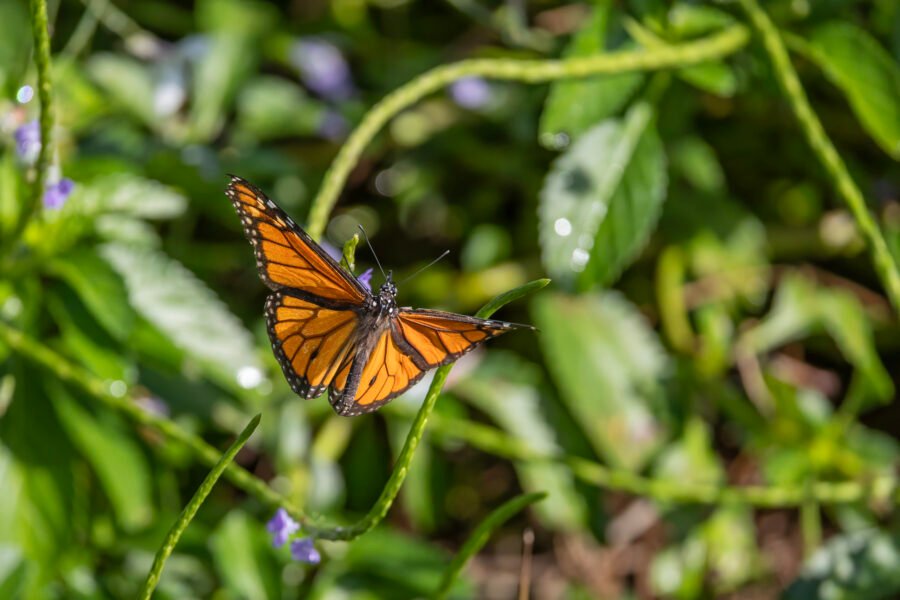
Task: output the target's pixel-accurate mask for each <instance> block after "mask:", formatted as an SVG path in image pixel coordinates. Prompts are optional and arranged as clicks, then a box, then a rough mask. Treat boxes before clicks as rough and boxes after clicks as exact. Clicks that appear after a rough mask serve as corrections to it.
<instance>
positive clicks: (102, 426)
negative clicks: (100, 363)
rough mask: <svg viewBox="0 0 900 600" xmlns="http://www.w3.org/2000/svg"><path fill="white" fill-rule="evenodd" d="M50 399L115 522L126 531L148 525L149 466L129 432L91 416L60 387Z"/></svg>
mask: <svg viewBox="0 0 900 600" xmlns="http://www.w3.org/2000/svg"><path fill="white" fill-rule="evenodd" d="M54 396H55V398H57V401H56V403H55V406H56V410H57V412H58V413H59V418H60V421H61V423H62V424H63V427H65V429H66V431H67V432H68V434H69V435H70V436H71V438H72V441H73V442H74V444H75V446H76V447H77V448H78V450H79V451H80V452H81V454H82V455H83V456H84V457H85V458H86V459H87V461H88V462H89V463H90V465H91V467H92V468H93V469H94V472H95V473H96V474H97V478H98V479H99V480H100V485H101V486H102V487H103V491H104V492H105V493H106V496H107V497H108V498H109V501H110V504H111V505H112V508H113V512H114V513H115V516H116V520H117V521H118V522H119V524H120V525H121V526H122V528H123V529H125V530H126V531H134V530H136V529H139V528H141V527H144V526H146V525H148V524H149V523H150V522H151V521H152V519H153V513H154V510H153V492H152V477H151V472H150V465H149V464H148V463H147V458H146V457H145V456H144V454H143V452H142V451H141V448H140V446H139V445H138V444H137V443H135V441H134V439H133V438H132V435H131V434H130V432H129V431H128V430H126V429H124V428H123V427H122V425H121V423H119V422H118V420H117V419H114V418H112V416H111V415H100V416H94V415H92V414H91V413H90V412H88V411H87V410H86V409H84V408H82V407H81V405H80V404H78V402H76V401H75V399H74V398H72V397H71V396H70V395H69V394H68V393H67V392H66V391H65V390H64V389H63V388H62V387H61V386H57V387H56V390H55V392H54Z"/></svg>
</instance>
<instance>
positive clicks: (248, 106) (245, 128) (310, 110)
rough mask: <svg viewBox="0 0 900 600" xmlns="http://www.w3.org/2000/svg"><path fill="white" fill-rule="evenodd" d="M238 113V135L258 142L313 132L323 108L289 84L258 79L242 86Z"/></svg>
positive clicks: (291, 83)
mask: <svg viewBox="0 0 900 600" xmlns="http://www.w3.org/2000/svg"><path fill="white" fill-rule="evenodd" d="M237 113H238V120H237V124H238V127H239V128H240V132H241V133H243V134H245V135H247V136H250V137H252V138H253V139H257V140H272V139H282V138H285V137H297V136H304V135H310V134H312V133H315V132H316V130H317V129H318V128H319V126H320V124H321V122H322V119H323V117H324V116H325V107H324V106H323V105H322V104H320V103H319V102H316V101H315V100H313V99H312V98H310V97H309V96H308V95H307V94H306V92H305V91H303V88H301V87H300V86H299V85H297V84H296V83H294V82H292V81H288V80H287V79H282V78H280V77H272V76H261V77H258V78H256V79H253V80H250V81H248V82H247V83H246V84H245V85H244V86H243V88H242V90H241V92H240V95H239V96H238V99H237Z"/></svg>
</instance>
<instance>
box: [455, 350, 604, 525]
mask: <svg viewBox="0 0 900 600" xmlns="http://www.w3.org/2000/svg"><path fill="white" fill-rule="evenodd" d="M537 377H538V372H537V367H536V366H535V365H532V364H529V363H526V362H524V361H522V360H521V359H519V358H518V357H516V356H515V355H513V354H507V353H502V352H496V351H495V352H492V353H491V354H490V355H489V356H488V357H487V359H486V364H483V365H481V366H480V367H479V369H478V370H477V371H476V372H475V373H473V374H472V375H470V376H469V377H467V378H465V379H464V380H462V381H460V382H459V383H457V384H456V386H454V388H453V390H454V392H455V393H457V394H460V395H461V396H463V397H465V398H466V399H467V400H469V401H470V402H471V403H472V404H474V405H475V406H476V407H477V408H478V409H479V410H481V411H482V412H484V413H486V414H487V415H488V416H490V417H491V419H492V420H493V421H494V422H496V423H497V424H498V425H499V426H500V427H501V428H502V429H503V430H504V431H506V432H508V433H509V434H511V435H512V436H514V437H515V438H516V439H517V440H518V441H519V442H520V443H521V444H522V446H523V447H525V448H527V449H528V450H530V451H532V452H534V454H535V455H540V456H556V455H558V454H560V452H561V449H560V447H559V444H558V443H557V439H556V434H555V433H554V431H553V428H552V427H551V425H550V424H549V423H548V422H547V418H546V416H545V415H544V414H543V413H542V412H541V407H540V404H541V396H540V394H539V393H538V389H540V388H539V386H538V383H539V380H537ZM515 467H516V472H517V473H518V474H519V479H520V481H521V485H522V488H523V489H524V490H526V491H529V492H539V491H546V492H547V493H548V494H549V495H548V497H547V499H546V500H545V501H544V502H542V503H541V504H540V505H539V506H538V507H537V508H536V512H537V514H538V516H539V517H540V518H541V520H542V521H543V522H544V524H545V525H547V526H549V527H551V528H554V529H558V530H563V531H566V530H568V531H573V530H577V529H579V528H582V527H584V526H585V525H586V521H587V507H586V506H585V504H584V500H583V499H582V498H581V496H580V495H579V494H578V492H577V490H576V489H575V483H574V480H573V478H572V473H571V471H569V470H568V469H567V468H566V467H565V466H564V465H562V464H559V463H553V462H549V461H520V462H516V463H515Z"/></svg>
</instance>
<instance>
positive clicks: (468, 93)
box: [450, 77, 491, 109]
mask: <svg viewBox="0 0 900 600" xmlns="http://www.w3.org/2000/svg"><path fill="white" fill-rule="evenodd" d="M450 97H451V98H453V101H454V102H456V103H457V104H459V105H460V106H462V107H463V108H469V109H476V108H481V107H483V106H485V105H486V104H487V103H488V102H490V101H491V86H490V84H488V82H487V81H485V80H484V79H482V78H481V77H465V78H463V79H459V80H457V81H454V82H453V83H452V84H451V85H450Z"/></svg>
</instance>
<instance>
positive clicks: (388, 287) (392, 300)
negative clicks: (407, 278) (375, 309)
mask: <svg viewBox="0 0 900 600" xmlns="http://www.w3.org/2000/svg"><path fill="white" fill-rule="evenodd" d="M392 275H393V273H392V272H391V271H388V274H387V280H386V281H385V282H384V283H383V284H381V289H379V290H378V304H379V305H380V306H381V307H382V308H383V309H387V310H390V309H392V308H396V306H397V300H396V298H397V284H396V283H394V280H393V277H392Z"/></svg>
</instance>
